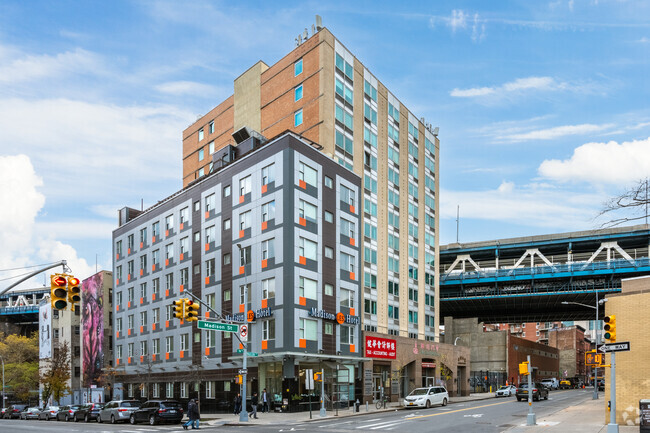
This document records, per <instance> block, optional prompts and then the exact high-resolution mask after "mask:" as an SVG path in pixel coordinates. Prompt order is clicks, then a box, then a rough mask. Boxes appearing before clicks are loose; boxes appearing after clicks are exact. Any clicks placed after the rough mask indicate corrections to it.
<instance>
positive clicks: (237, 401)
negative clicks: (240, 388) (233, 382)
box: [235, 392, 241, 415]
mask: <svg viewBox="0 0 650 433" xmlns="http://www.w3.org/2000/svg"><path fill="white" fill-rule="evenodd" d="M239 412H241V393H239V392H238V393H237V395H236V396H235V415H239Z"/></svg>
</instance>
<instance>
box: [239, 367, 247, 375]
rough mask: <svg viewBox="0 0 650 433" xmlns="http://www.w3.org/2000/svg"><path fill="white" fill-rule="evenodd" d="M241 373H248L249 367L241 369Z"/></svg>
mask: <svg viewBox="0 0 650 433" xmlns="http://www.w3.org/2000/svg"><path fill="white" fill-rule="evenodd" d="M239 374H248V369H247V368H246V369H241V370H239Z"/></svg>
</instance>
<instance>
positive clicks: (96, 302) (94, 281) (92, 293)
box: [81, 272, 104, 388]
mask: <svg viewBox="0 0 650 433" xmlns="http://www.w3.org/2000/svg"><path fill="white" fill-rule="evenodd" d="M103 285H104V278H103V274H102V273H101V272H99V273H97V274H95V275H93V276H92V277H90V278H87V279H85V280H84V281H83V283H82V285H81V306H82V308H83V310H82V313H81V333H82V341H81V346H82V355H83V356H82V367H81V369H82V372H83V386H84V387H86V388H89V387H90V386H91V385H97V380H98V379H99V376H100V375H101V373H102V365H103V359H104V346H103V342H104V309H103V305H104V293H103Z"/></svg>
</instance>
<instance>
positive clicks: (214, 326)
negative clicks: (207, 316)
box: [198, 320, 239, 332]
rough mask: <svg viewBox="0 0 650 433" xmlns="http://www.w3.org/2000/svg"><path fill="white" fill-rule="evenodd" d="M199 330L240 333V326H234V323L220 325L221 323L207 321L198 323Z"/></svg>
mask: <svg viewBox="0 0 650 433" xmlns="http://www.w3.org/2000/svg"><path fill="white" fill-rule="evenodd" d="M198 324H199V325H198V326H199V329H209V330H211V331H227V332H238V331H239V325H233V324H232V323H220V322H208V321H207V320H199V321H198Z"/></svg>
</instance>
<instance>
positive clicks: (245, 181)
mask: <svg viewBox="0 0 650 433" xmlns="http://www.w3.org/2000/svg"><path fill="white" fill-rule="evenodd" d="M249 192H251V177H250V176H246V177H244V178H242V179H239V195H240V196H242V195H246V194H248V193H249Z"/></svg>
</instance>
